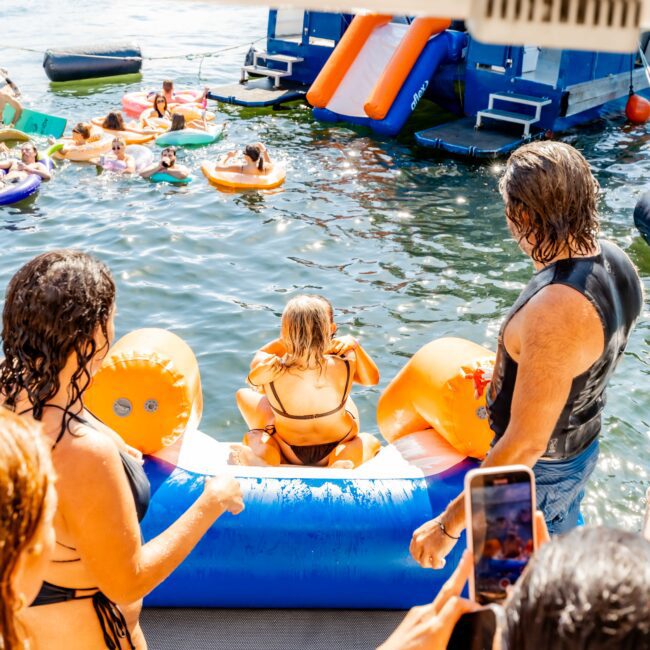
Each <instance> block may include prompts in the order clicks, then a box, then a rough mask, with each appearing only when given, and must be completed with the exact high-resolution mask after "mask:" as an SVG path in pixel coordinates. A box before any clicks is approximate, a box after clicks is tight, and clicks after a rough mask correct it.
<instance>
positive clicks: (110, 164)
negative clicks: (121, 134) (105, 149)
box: [99, 138, 135, 174]
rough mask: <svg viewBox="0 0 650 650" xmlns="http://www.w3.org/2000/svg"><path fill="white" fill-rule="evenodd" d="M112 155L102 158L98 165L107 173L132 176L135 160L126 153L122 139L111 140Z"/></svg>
mask: <svg viewBox="0 0 650 650" xmlns="http://www.w3.org/2000/svg"><path fill="white" fill-rule="evenodd" d="M111 151H112V154H109V155H107V156H102V157H101V158H100V159H99V164H100V165H101V166H102V167H103V168H104V169H105V170H107V171H111V172H115V173H117V174H134V173H135V158H134V157H133V156H131V155H129V154H128V153H126V142H125V141H124V139H123V138H113V142H112V143H111Z"/></svg>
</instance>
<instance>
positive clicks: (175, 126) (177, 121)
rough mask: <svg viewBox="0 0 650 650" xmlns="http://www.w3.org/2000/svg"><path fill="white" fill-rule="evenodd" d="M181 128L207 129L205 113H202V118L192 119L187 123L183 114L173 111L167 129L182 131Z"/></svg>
mask: <svg viewBox="0 0 650 650" xmlns="http://www.w3.org/2000/svg"><path fill="white" fill-rule="evenodd" d="M183 129H195V130H197V131H207V130H208V123H207V121H206V119H205V114H204V115H203V119H202V120H192V121H191V122H189V123H188V122H187V120H186V119H185V116H184V115H180V114H179V113H175V114H174V115H173V116H172V125H171V127H170V129H169V130H170V131H182V130H183Z"/></svg>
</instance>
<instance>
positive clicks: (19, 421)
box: [0, 406, 53, 650]
mask: <svg viewBox="0 0 650 650" xmlns="http://www.w3.org/2000/svg"><path fill="white" fill-rule="evenodd" d="M52 476H53V473H52V467H51V463H50V455H49V452H48V450H47V449H46V447H45V444H44V440H43V439H42V438H41V433H40V428H39V426H38V425H36V423H35V422H31V423H30V421H29V420H27V419H26V418H21V417H19V416H17V415H15V414H13V413H11V412H10V411H9V410H7V409H6V408H5V407H3V406H0V648H4V650H18V649H19V648H24V647H25V645H24V643H23V642H22V640H21V636H22V635H21V633H20V629H19V626H18V622H17V620H16V617H15V612H16V610H17V609H18V608H19V603H18V595H17V594H16V593H15V591H14V584H13V582H14V576H15V572H16V567H17V565H18V562H19V560H20V558H21V556H22V555H23V554H24V553H26V552H28V550H29V547H30V544H31V543H32V541H33V540H34V536H35V535H36V532H37V531H38V528H39V526H40V524H41V521H42V520H43V515H44V513H45V504H46V498H47V494H48V490H49V489H50V485H51V484H52V482H53V479H52Z"/></svg>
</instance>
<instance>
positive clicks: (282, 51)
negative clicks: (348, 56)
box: [208, 9, 352, 108]
mask: <svg viewBox="0 0 650 650" xmlns="http://www.w3.org/2000/svg"><path fill="white" fill-rule="evenodd" d="M351 20H352V16H350V15H348V14H332V13H325V12H319V11H302V10H295V9H271V10H270V11H269V19H268V25H267V38H266V48H265V49H263V50H257V49H254V48H251V50H250V51H249V53H248V55H247V57H246V62H245V64H244V65H243V66H242V69H241V77H240V81H239V83H233V84H229V85H227V86H220V87H218V88H214V89H212V90H211V92H210V94H209V95H208V97H209V98H210V99H214V100H216V101H220V102H224V103H227V104H235V105H237V106H246V107H250V108H262V107H269V106H279V105H281V104H286V103H288V102H293V101H298V100H303V99H304V97H305V95H306V94H307V91H308V90H309V86H310V85H311V84H312V83H313V81H314V79H316V77H317V76H318V73H319V72H320V70H321V68H322V67H323V66H324V65H325V62H326V61H327V59H328V58H329V56H330V54H331V53H332V51H333V50H334V48H335V47H336V45H337V43H338V42H339V40H340V39H341V36H342V35H343V34H344V33H345V30H346V29H347V27H348V26H349V24H350V22H351Z"/></svg>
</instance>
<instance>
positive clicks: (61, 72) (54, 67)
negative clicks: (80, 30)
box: [43, 43, 142, 81]
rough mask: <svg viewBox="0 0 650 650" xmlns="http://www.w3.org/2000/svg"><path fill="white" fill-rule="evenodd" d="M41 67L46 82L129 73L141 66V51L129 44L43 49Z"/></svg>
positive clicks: (134, 71) (138, 70) (138, 69)
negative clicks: (47, 80)
mask: <svg viewBox="0 0 650 650" xmlns="http://www.w3.org/2000/svg"><path fill="white" fill-rule="evenodd" d="M43 67H44V68H45V74H46V75H47V76H48V77H49V78H50V81H78V80H79V79H96V78H98V77H113V76H115V75H122V74H133V73H136V72H140V69H141V68H142V52H141V51H140V47H139V46H138V45H135V44H133V43H121V44H114V43H113V44H110V45H105V46H102V47H95V46H89V47H68V48H66V49H65V50H47V51H46V52H45V58H44V59H43Z"/></svg>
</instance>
